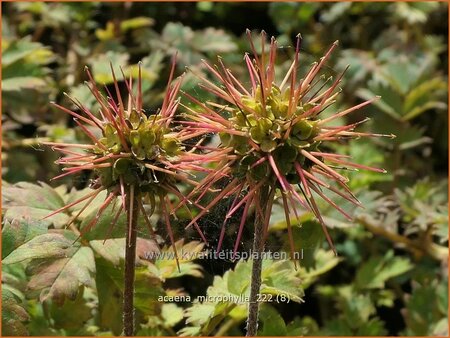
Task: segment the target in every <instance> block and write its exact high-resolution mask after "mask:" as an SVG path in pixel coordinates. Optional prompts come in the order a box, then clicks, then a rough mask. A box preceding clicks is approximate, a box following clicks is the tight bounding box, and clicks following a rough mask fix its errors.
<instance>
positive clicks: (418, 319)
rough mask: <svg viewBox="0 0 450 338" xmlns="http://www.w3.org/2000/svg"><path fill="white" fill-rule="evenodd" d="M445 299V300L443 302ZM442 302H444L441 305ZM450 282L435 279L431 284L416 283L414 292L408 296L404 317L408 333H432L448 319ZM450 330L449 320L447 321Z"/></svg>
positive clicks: (425, 334) (418, 334) (420, 334)
mask: <svg viewBox="0 0 450 338" xmlns="http://www.w3.org/2000/svg"><path fill="white" fill-rule="evenodd" d="M442 300H443V302H442ZM440 302H442V303H444V304H442V305H443V306H440ZM447 303H448V282H447V281H446V280H443V281H442V282H440V283H438V282H437V281H436V280H434V281H433V282H432V283H430V285H416V287H415V288H414V290H413V292H412V294H411V295H410V296H409V297H407V302H406V309H405V310H406V311H404V312H403V313H404V317H405V322H406V326H407V329H406V334H407V335H417V336H427V335H431V334H432V332H433V330H434V329H435V328H436V326H437V324H438V323H439V321H440V320H442V319H443V318H445V319H447V309H448V304H447ZM447 331H448V321H447Z"/></svg>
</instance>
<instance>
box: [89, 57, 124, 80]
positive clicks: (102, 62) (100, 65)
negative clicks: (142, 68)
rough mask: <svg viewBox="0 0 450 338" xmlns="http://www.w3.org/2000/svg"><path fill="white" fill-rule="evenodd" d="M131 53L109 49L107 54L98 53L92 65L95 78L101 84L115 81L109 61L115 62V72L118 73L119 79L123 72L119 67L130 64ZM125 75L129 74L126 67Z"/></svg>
mask: <svg viewBox="0 0 450 338" xmlns="http://www.w3.org/2000/svg"><path fill="white" fill-rule="evenodd" d="M128 59H129V55H128V54H125V53H119V52H115V51H111V50H110V51H108V52H106V53H105V54H101V55H96V57H95V58H93V60H92V62H91V65H92V70H93V75H94V80H95V82H97V83H100V84H110V83H113V80H114V79H113V77H112V74H111V68H110V66H109V63H110V62H111V63H112V64H113V68H114V72H115V74H116V78H117V80H119V79H121V78H122V73H121V71H120V68H119V67H122V68H124V67H126V66H128ZM124 73H125V76H127V75H128V74H127V72H126V69H124Z"/></svg>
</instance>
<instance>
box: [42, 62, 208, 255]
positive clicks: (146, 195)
mask: <svg viewBox="0 0 450 338" xmlns="http://www.w3.org/2000/svg"><path fill="white" fill-rule="evenodd" d="M174 60H175V59H174ZM174 69H175V61H174V62H173V64H172V69H171V73H170V77H169V81H168V85H167V90H166V93H165V97H164V100H163V102H162V105H161V107H160V109H159V110H158V111H157V112H155V113H153V114H149V113H147V112H146V111H145V110H144V109H143V107H142V102H143V94H142V84H141V68H140V65H139V77H138V83H137V89H136V90H134V91H133V84H132V78H131V77H130V79H129V80H126V78H125V75H124V82H125V85H126V87H127V91H128V100H127V101H126V102H124V101H123V99H122V94H121V92H120V89H119V84H118V81H117V79H116V75H115V73H114V70H113V67H112V65H111V71H112V75H113V79H114V89H115V96H116V98H115V99H114V98H113V95H112V94H111V93H110V91H109V90H108V88H107V87H106V86H105V91H106V93H107V96H106V97H105V95H104V94H102V93H101V92H100V90H99V89H98V88H97V86H96V84H95V81H94V80H93V78H92V76H91V73H90V72H89V70H88V69H87V68H86V72H87V75H88V77H89V80H90V81H89V83H87V85H88V87H89V89H90V91H91V92H92V94H93V95H94V97H95V98H96V101H97V102H98V104H99V106H100V110H99V116H100V117H97V116H96V115H94V114H93V113H92V112H91V111H89V110H88V109H87V108H86V107H85V106H83V104H82V103H80V102H78V101H77V100H75V99H72V98H69V99H71V100H72V102H73V103H74V104H75V105H76V106H77V107H78V108H79V110H80V111H81V112H82V113H81V114H78V113H76V112H74V111H72V110H69V109H67V108H65V107H62V106H60V105H58V104H56V103H54V105H55V106H56V107H58V108H60V109H61V110H63V111H65V112H66V113H68V114H70V115H72V116H73V117H74V121H75V123H76V124H77V125H78V127H79V128H80V129H81V130H82V131H83V132H84V134H85V135H86V136H87V137H88V138H89V139H90V140H91V143H90V144H67V143H55V142H47V143H46V144H47V145H50V146H52V147H53V149H54V150H58V151H60V152H61V153H63V154H64V155H66V156H65V157H63V158H60V159H59V160H57V161H56V162H57V163H58V164H61V165H64V166H65V168H64V169H63V171H65V173H63V174H61V175H59V176H57V177H55V178H54V179H57V178H61V177H64V176H68V175H73V174H75V173H78V172H80V171H82V170H86V169H88V170H92V171H93V173H94V178H93V180H92V183H91V188H92V189H93V191H92V192H90V193H89V194H87V195H86V196H84V197H82V198H80V199H79V200H77V201H75V202H73V203H70V204H68V205H66V206H64V207H63V208H60V209H58V210H56V211H55V212H53V213H52V214H51V215H53V214H55V213H58V212H62V211H65V210H67V209H68V208H70V207H72V206H74V205H76V204H79V203H82V202H84V201H86V202H85V205H84V206H83V208H82V209H81V210H80V212H79V213H78V214H77V215H76V216H75V217H74V218H73V219H72V220H71V222H70V223H73V222H74V221H75V219H77V218H78V217H79V216H80V214H81V213H82V212H83V211H84V210H85V209H86V208H87V206H88V205H89V204H90V203H91V202H92V201H93V200H94V198H95V197H96V196H98V195H99V193H100V192H101V191H103V190H106V191H107V197H106V199H105V201H104V202H103V203H102V205H101V206H100V207H99V209H98V212H97V214H96V216H95V217H94V219H93V220H92V221H91V222H90V223H89V224H88V225H87V226H86V227H85V228H83V229H81V235H82V234H84V233H86V232H87V231H89V230H90V229H91V228H92V227H93V226H95V224H96V223H97V221H98V219H99V217H100V216H101V215H102V213H103V212H104V211H105V209H106V208H107V207H108V206H109V205H110V204H112V203H116V199H117V198H119V199H121V203H120V207H119V209H118V210H117V212H116V214H115V216H114V219H113V222H112V224H111V228H112V227H113V226H114V225H115V223H116V222H117V220H118V218H119V215H120V213H121V212H123V211H125V212H127V213H131V212H132V211H131V209H133V205H130V203H133V202H132V201H137V203H138V204H139V206H138V207H139V209H140V212H141V214H142V215H143V217H144V219H145V221H146V223H147V225H148V228H149V231H150V232H151V233H152V234H153V230H152V227H151V225H150V221H149V214H147V212H146V210H145V209H144V205H143V202H142V200H143V199H144V200H147V201H148V203H149V204H150V207H151V208H150V209H151V211H150V213H153V211H154V210H155V208H156V207H159V208H160V212H161V213H162V215H163V218H164V220H165V223H166V227H167V232H168V234H169V237H170V240H171V242H172V245H173V247H174V249H175V246H174V243H175V241H174V237H173V232H172V229H171V226H170V220H169V219H170V215H171V213H173V205H172V203H171V201H170V199H169V197H168V194H169V193H170V194H173V195H175V196H176V197H177V198H178V199H179V200H180V203H179V205H180V206H184V207H186V208H188V203H186V202H187V200H186V198H185V197H184V196H183V195H182V194H181V192H180V191H179V189H178V188H177V186H176V183H177V182H179V181H181V182H186V183H188V184H194V185H195V184H197V183H196V182H195V181H193V180H191V179H189V176H188V175H187V174H186V173H185V171H187V170H192V169H197V170H200V169H199V168H200V167H199V166H198V165H197V164H198V163H200V162H203V161H206V159H204V158H203V157H202V155H197V154H193V153H192V152H191V151H186V149H185V146H184V144H185V142H186V141H187V140H189V139H191V138H192V137H193V135H192V134H189V133H186V131H184V130H182V129H180V128H177V127H176V126H173V119H174V116H175V113H176V111H177V108H178V105H179V100H178V98H177V95H178V92H179V88H180V86H181V81H182V78H181V77H180V78H178V79H177V80H176V81H175V82H174V84H173V85H172V84H171V83H172V79H173V74H174ZM93 129H97V132H95V131H93ZM96 135H100V136H96ZM127 196H128V199H127V198H126V197H127ZM135 196H139V198H136V199H135V198H134V197H135ZM127 200H128V201H129V202H127ZM188 212H190V211H189V209H188ZM51 215H48V216H47V217H49V216H51ZM193 225H194V226H195V227H196V228H197V231H198V232H199V234H200V236H201V237H202V239H203V240H204V241H205V242H206V239H205V237H204V235H203V233H202V231H201V230H200V228H199V227H198V225H197V223H196V222H195V223H193ZM130 229H131V228H130ZM175 253H176V252H175Z"/></svg>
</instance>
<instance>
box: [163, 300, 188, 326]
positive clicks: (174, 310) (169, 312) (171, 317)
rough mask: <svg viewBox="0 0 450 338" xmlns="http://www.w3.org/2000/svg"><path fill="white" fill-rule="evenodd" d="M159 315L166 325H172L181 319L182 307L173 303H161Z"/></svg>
mask: <svg viewBox="0 0 450 338" xmlns="http://www.w3.org/2000/svg"><path fill="white" fill-rule="evenodd" d="M161 316H162V317H163V319H164V324H165V325H166V326H168V327H173V326H175V325H176V324H178V323H179V322H180V321H181V320H182V319H183V308H181V307H179V306H177V305H176V304H173V303H167V304H163V305H162V308H161Z"/></svg>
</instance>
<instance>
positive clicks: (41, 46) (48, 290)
mask: <svg viewBox="0 0 450 338" xmlns="http://www.w3.org/2000/svg"><path fill="white" fill-rule="evenodd" d="M2 11H3V16H2V25H3V31H2V74H3V78H2V97H3V100H2V112H3V114H2V127H3V128H2V138H3V142H2V178H3V183H2V199H3V215H2V219H3V223H2V224H3V227H2V304H3V309H2V310H3V311H2V324H3V325H2V334H3V335H27V334H29V335H40V336H42V335H110V334H115V335H117V334H120V332H121V320H120V316H121V290H122V288H123V285H122V283H123V281H122V277H121V276H122V270H121V269H122V268H123V267H122V264H123V254H122V253H123V246H124V239H123V237H124V235H123V231H124V229H123V227H120V226H119V227H118V228H117V229H114V230H113V231H112V232H111V233H110V234H109V235H108V236H107V239H106V241H104V239H105V234H106V233H107V232H108V225H109V224H110V223H111V214H112V213H111V212H109V213H108V212H106V213H105V214H104V216H102V219H101V220H100V222H99V224H98V226H97V227H96V229H94V230H93V231H92V232H90V233H89V234H88V235H87V236H86V237H85V238H83V239H82V240H81V241H76V242H74V241H75V239H76V238H77V235H76V233H75V232H76V229H77V228H79V227H80V226H83V224H86V222H89V221H90V219H92V217H94V215H95V206H94V207H92V209H91V210H89V212H87V213H85V215H86V216H85V217H83V218H82V219H81V221H80V222H79V223H76V224H74V225H73V226H72V228H69V229H65V226H66V224H67V223H68V220H69V219H70V217H71V216H72V215H74V214H75V213H77V212H78V210H77V209H76V208H72V209H69V211H68V212H67V213H66V214H58V215H55V216H53V217H51V218H48V219H46V220H42V218H43V217H44V216H45V215H48V214H49V213H50V212H51V211H54V210H56V209H58V208H60V207H62V206H63V205H65V204H67V203H68V202H70V201H74V200H75V199H76V198H77V196H82V191H83V190H85V189H88V187H87V185H88V180H89V176H88V174H87V173H83V174H81V175H79V176H78V177H77V178H76V179H75V180H70V179H67V180H61V181H58V182H51V184H50V185H48V184H46V183H41V182H49V181H50V178H51V177H53V176H55V175H56V174H57V173H58V172H59V170H60V169H59V168H58V167H57V166H56V165H55V164H53V161H54V160H55V159H56V155H55V154H54V153H53V152H52V151H51V150H50V149H47V148H45V147H42V146H41V145H40V142H42V141H44V140H47V141H48V140H55V141H56V140H57V141H65V142H77V141H80V140H81V138H82V137H83V136H82V135H81V134H80V133H79V132H78V131H77V130H76V129H75V128H73V124H72V123H71V121H70V118H69V117H68V116H66V115H65V114H64V113H62V112H60V111H56V110H55V109H54V108H52V107H51V105H50V104H49V102H50V101H56V102H58V103H59V104H62V105H65V106H70V104H71V103H70V101H68V100H67V99H66V98H65V96H64V95H63V92H67V93H68V94H69V95H71V96H74V97H76V98H77V99H79V100H80V101H81V102H83V104H85V105H86V106H88V107H89V108H91V109H93V110H95V108H96V107H95V100H94V99H93V97H92V95H91V94H90V93H89V90H88V89H87V87H86V86H84V84H83V82H84V81H85V80H86V76H85V73H84V72H83V69H84V66H85V65H88V66H89V67H90V68H91V69H92V70H93V74H94V76H95V80H96V81H97V82H98V83H99V84H106V85H109V84H111V83H112V78H111V76H110V72H109V61H112V62H113V64H114V67H116V68H117V69H118V66H122V67H123V69H124V72H125V73H126V74H127V75H129V74H131V75H132V76H136V75H137V74H136V68H133V65H136V64H137V62H138V61H139V60H142V62H143V77H144V83H143V89H144V90H145V93H146V95H145V102H144V107H148V109H150V110H152V109H155V107H157V106H158V104H159V103H160V102H161V99H162V94H163V90H164V82H165V79H166V78H167V74H168V71H169V60H170V57H171V56H172V55H173V54H174V52H175V51H178V69H177V72H178V74H181V73H182V72H183V71H184V69H185V67H186V66H189V68H191V69H193V70H195V71H198V72H202V71H203V68H202V66H201V64H200V60H201V59H202V58H206V59H211V60H214V59H215V57H216V55H218V54H220V55H221V56H222V57H223V58H224V60H225V62H226V63H227V64H229V65H230V66H231V67H232V68H233V71H234V72H236V73H237V74H243V69H242V62H241V60H242V55H243V52H245V51H248V45H247V42H246V39H245V37H244V32H245V29H246V28H250V29H252V30H254V32H255V34H256V33H257V31H258V30H261V29H264V30H266V31H267V32H268V34H269V35H275V36H276V37H277V39H278V41H279V44H280V46H282V48H280V54H281V62H280V65H279V67H280V69H286V67H287V65H288V63H287V61H288V60H289V59H290V57H291V56H292V55H293V52H294V51H293V49H292V42H293V41H294V40H293V38H294V37H295V35H296V34H297V33H299V32H300V33H301V34H302V36H303V43H302V50H303V53H302V55H301V64H302V67H303V66H305V67H306V68H307V66H308V65H309V64H310V63H311V62H312V61H313V60H315V59H317V58H318V57H320V56H322V54H323V53H324V51H325V50H326V49H327V47H328V46H329V45H330V44H331V43H332V42H333V41H335V40H340V49H339V50H338V52H336V53H335V54H334V55H333V58H332V60H331V62H330V63H329V65H328V66H329V67H328V68H327V71H326V73H327V74H326V75H327V76H330V75H332V76H336V75H337V74H338V73H339V72H340V71H341V70H343V69H344V67H345V66H346V65H347V64H350V65H351V68H350V70H349V72H348V73H347V76H346V78H345V83H344V85H343V92H342V95H341V98H340V100H339V101H338V103H337V106H338V107H345V106H350V105H354V104H357V103H359V102H361V100H363V99H366V98H368V97H372V96H374V95H381V96H382V99H381V100H380V101H378V102H377V103H376V104H374V105H373V106H371V107H369V108H367V109H365V110H362V111H361V112H360V113H359V114H360V116H359V117H365V116H369V117H370V118H371V121H370V122H369V123H368V124H366V126H365V128H367V129H370V130H376V131H377V132H380V133H388V134H389V133H394V134H396V135H397V138H396V139H394V140H390V139H386V140H378V139H377V140H373V141H362V140H361V141H357V142H352V143H351V144H346V143H342V144H341V145H339V146H338V147H339V149H338V150H339V151H340V152H342V153H347V154H351V155H352V156H353V157H354V158H355V162H358V163H364V164H366V165H376V166H380V167H383V168H386V169H387V170H388V174H384V175H383V174H378V173H368V172H364V171H360V172H357V173H355V172H349V173H348V175H349V177H350V178H351V181H350V182H351V187H352V189H353V190H354V191H355V194H356V195H357V196H358V198H359V199H360V200H361V202H362V203H363V205H364V207H365V208H364V209H360V210H353V209H351V208H350V206H348V205H347V204H346V203H343V201H342V200H340V201H339V204H340V205H341V206H342V207H343V208H344V209H345V208H346V209H348V210H349V212H350V213H351V214H352V215H353V216H354V221H353V222H347V221H345V222H344V221H343V219H342V218H341V217H340V216H339V215H337V214H336V212H335V211H333V209H332V208H328V209H327V206H326V205H325V204H324V205H322V206H321V207H322V210H323V212H324V215H325V216H326V221H328V224H330V226H331V227H332V229H331V231H332V235H333V237H334V239H335V243H336V245H337V249H338V252H339V256H338V257H334V256H333V255H332V254H331V252H330V250H328V248H327V246H326V244H325V241H324V240H323V236H322V234H321V230H320V226H319V225H318V224H317V223H316V222H315V220H314V219H313V218H312V215H310V214H308V213H304V214H302V215H301V219H300V220H299V222H298V224H297V225H296V227H295V229H294V235H295V238H296V247H297V249H303V253H304V258H303V260H302V261H301V267H300V268H299V269H297V270H295V269H294V267H293V263H292V262H291V261H265V265H264V270H263V286H262V292H263V293H264V294H266V295H272V296H271V297H274V299H275V298H276V299H278V300H280V301H279V302H266V303H264V304H263V305H262V308H261V320H262V325H261V326H260V332H259V333H260V335H360V336H361V335H415V336H421V335H448V323H447V309H448V305H447V303H448V298H447V290H448V288H447V280H448V276H447V255H448V249H447V246H448V209H447V204H448V195H447V191H448V189H447V184H448V182H447V176H448V129H447V126H448V112H447V109H448V107H447V104H446V102H447V87H448V85H447V83H448V74H447V69H448V59H447V53H448V51H447V49H448V44H447V41H448V36H447V32H448V21H447V17H448V14H447V11H448V7H447V4H446V3H437V2H426V3H425V2H423V3H421V2H416V3H404V2H399V3H364V2H363V3H361V2H359V3H350V2H345V3H320V2H314V3H312V2H311V3H308V2H304V3H283V2H277V3H220V2H218V3H209V2H202V3H92V2H89V3H88V2H86V3H43V2H40V3H26V2H22V3H3V4H2ZM302 67H301V70H300V72H302V71H305V69H303V68H302ZM196 82H197V81H196V80H195V79H194V78H193V77H192V76H191V75H189V74H188V75H187V80H186V83H185V84H184V90H185V91H188V92H191V93H192V94H193V95H195V96H197V97H200V98H201V99H204V100H205V99H207V98H208V97H207V96H205V94H204V93H200V92H198V91H197V89H196V84H197V83H196ZM102 197H103V198H104V196H99V198H98V201H97V205H98V204H99V203H100V201H101V199H102ZM227 203H229V201H226V200H225V201H223V203H222V205H220V206H219V207H217V208H216V209H215V210H213V211H212V212H211V213H210V215H209V216H208V217H205V218H204V219H203V220H202V226H203V227H204V228H205V229H206V230H205V232H206V234H207V236H209V238H211V239H212V242H214V238H217V237H218V232H219V231H220V228H219V227H220V224H217V219H220V217H223V215H224V212H226V206H227ZM178 216H179V217H178V221H177V222H176V224H177V228H178V235H177V237H178V238H179V239H180V240H179V242H178V244H177V245H178V246H179V249H180V250H181V248H182V247H183V249H184V250H185V251H186V252H187V251H190V252H200V251H202V250H203V245H202V244H200V242H198V238H196V237H195V234H194V233H187V234H186V233H185V232H184V230H183V224H186V220H187V216H186V215H183V214H180V215H178ZM282 219H283V215H282V209H281V208H275V210H274V214H273V217H272V224H271V230H270V231H271V236H270V239H269V243H268V248H269V249H272V250H285V249H287V245H288V244H287V231H286V224H285V223H284V222H283V221H280V220H282ZM123 223H124V222H119V224H122V225H123ZM232 223H233V222H231V226H230V228H229V233H228V235H229V236H228V237H229V238H230V239H229V243H228V247H230V246H231V243H232V241H234V238H235V237H234V236H235V233H234V231H235V227H236V224H234V225H233V224H232ZM235 223H236V222H235ZM154 224H156V227H157V228H158V227H159V223H158V217H157V216H156V217H155V219H154ZM249 224H251V220H249ZM141 229H145V228H144V227H142V228H141ZM74 231H75V232H74ZM159 233H160V235H161V238H159V241H160V242H161V243H164V242H166V240H167V239H166V238H165V235H164V233H163V232H159ZM139 237H140V238H139V243H138V244H139V245H138V251H139V255H140V259H139V261H138V268H137V282H136V283H137V286H136V288H137V291H136V307H137V315H138V321H139V332H138V334H139V335H177V334H179V335H199V334H200V335H211V334H218V335H242V334H243V332H244V331H243V330H244V325H245V323H244V322H245V318H246V306H245V304H240V303H239V302H234V301H223V302H208V301H203V302H201V301H198V300H195V299H196V297H197V296H204V295H209V296H212V297H215V296H223V297H224V296H228V297H229V298H230V296H237V297H238V296H242V295H246V294H248V292H249V291H248V281H249V279H250V278H249V276H250V265H249V264H248V263H247V262H244V261H240V262H238V263H233V262H230V261H221V260H215V261H212V260H194V261H192V260H189V259H186V260H183V261H182V262H181V271H180V272H179V271H178V270H177V268H176V263H175V261H171V260H149V259H148V257H146V253H148V252H153V251H154V250H155V243H154V241H152V240H151V239H150V236H149V235H148V234H147V233H146V232H145V231H144V230H142V233H140V234H139ZM182 238H183V239H182ZM250 242H251V231H248V233H247V234H246V235H245V237H244V246H246V247H249V246H250ZM212 244H214V243H212ZM164 250H171V249H168V248H166V249H164ZM177 295H178V296H179V295H185V296H190V297H191V301H188V302H170V301H168V302H161V301H158V297H160V296H172V297H174V296H177ZM283 296H284V297H287V298H286V299H285V298H283V299H281V298H280V297H283ZM267 299H268V298H267ZM288 300H289V301H288ZM269 318H270V319H269Z"/></svg>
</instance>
